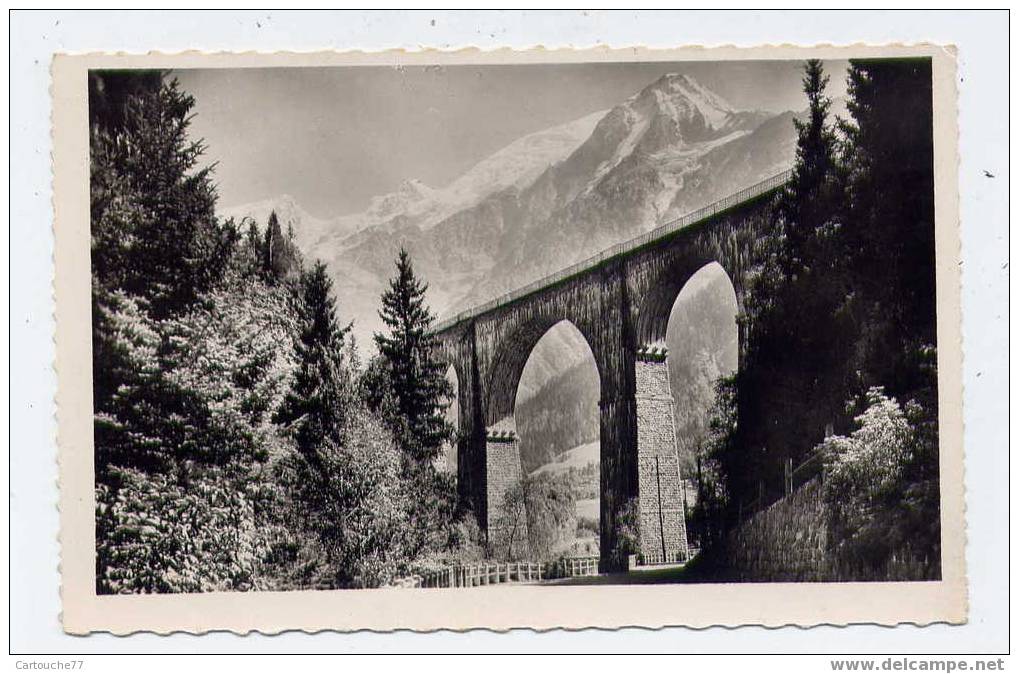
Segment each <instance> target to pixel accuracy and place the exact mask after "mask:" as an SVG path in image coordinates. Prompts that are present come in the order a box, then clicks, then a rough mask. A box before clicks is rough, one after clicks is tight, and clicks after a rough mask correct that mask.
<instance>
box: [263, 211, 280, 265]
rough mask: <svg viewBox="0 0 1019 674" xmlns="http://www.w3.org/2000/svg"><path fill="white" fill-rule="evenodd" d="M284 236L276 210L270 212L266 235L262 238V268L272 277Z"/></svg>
mask: <svg viewBox="0 0 1019 674" xmlns="http://www.w3.org/2000/svg"><path fill="white" fill-rule="evenodd" d="M282 238H283V230H282V229H280V221H279V218H277V217H276V211H272V212H271V213H269V222H267V223H266V225H265V235H264V237H263V239H262V269H264V270H265V272H266V274H268V275H269V276H270V278H271V277H272V273H273V264H274V263H275V262H276V257H277V255H278V254H279V246H280V241H281V239H282Z"/></svg>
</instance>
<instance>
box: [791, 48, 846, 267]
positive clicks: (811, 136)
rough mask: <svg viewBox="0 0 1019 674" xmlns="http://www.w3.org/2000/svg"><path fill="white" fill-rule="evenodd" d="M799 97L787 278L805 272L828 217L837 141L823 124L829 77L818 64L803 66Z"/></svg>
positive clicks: (831, 206)
mask: <svg viewBox="0 0 1019 674" xmlns="http://www.w3.org/2000/svg"><path fill="white" fill-rule="evenodd" d="M803 70H804V72H803V92H804V93H805V94H806V95H807V102H808V104H809V109H808V116H807V119H806V121H800V120H798V119H797V120H793V123H794V124H795V126H796V137H797V143H796V164H795V166H794V168H793V176H792V179H791V180H790V182H789V187H788V188H787V192H786V195H785V196H786V198H785V199H784V202H783V208H782V210H783V215H784V216H785V222H786V242H785V252H784V255H783V266H784V268H785V272H786V275H787V276H792V275H794V274H797V273H800V272H801V271H802V270H803V269H804V267H810V266H811V263H812V262H814V261H813V260H812V259H811V258H812V257H814V256H815V255H816V253H814V251H812V250H811V247H812V244H813V241H812V240H813V238H814V234H815V232H816V230H817V229H818V228H819V227H821V226H822V225H823V224H824V223H825V221H826V220H828V219H829V218H830V217H831V215H832V210H833V206H834V203H833V194H832V190H833V186H832V183H833V178H834V171H835V157H836V136H835V132H834V130H833V129H832V127H831V125H830V124H829V123H828V111H829V109H830V108H831V100H830V99H829V98H828V97H827V96H826V95H825V93H824V92H825V89H826V88H827V86H828V76H827V75H825V74H824V68H823V66H822V65H821V62H820V61H819V60H817V59H811V60H809V61H807V63H806V65H805V66H804V69H803Z"/></svg>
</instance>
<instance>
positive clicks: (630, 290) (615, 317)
mask: <svg viewBox="0 0 1019 674" xmlns="http://www.w3.org/2000/svg"><path fill="white" fill-rule="evenodd" d="M789 175H790V174H789V172H788V171H786V172H783V173H780V174H778V175H776V176H773V177H772V178H769V179H768V180H765V181H763V182H761V183H758V184H756V185H754V186H752V187H749V188H747V189H744V190H742V191H740V192H738V193H736V194H733V195H731V196H729V197H727V198H725V199H723V200H721V201H719V202H717V203H715V204H712V205H710V206H708V207H706V208H703V209H701V210H699V211H697V212H695V213H691V214H690V215H687V216H684V217H682V218H680V219H678V220H675V221H673V222H670V223H667V224H665V225H662V226H661V227H658V228H657V229H655V230H652V231H650V232H648V233H647V234H644V235H642V236H640V237H637V238H636V239H633V240H631V241H627V242H624V243H621V244H619V245H617V246H614V247H612V248H610V249H608V250H606V251H604V252H602V253H601V254H599V255H597V256H595V257H592V258H590V259H588V260H585V261H583V262H580V263H578V264H576V265H573V266H572V267H570V268H568V269H565V270H563V271H561V272H559V273H556V274H554V275H552V276H550V277H546V278H544V279H541V280H539V281H537V282H535V283H532V284H530V285H528V286H526V287H524V288H521V289H519V290H516V291H514V292H512V293H509V294H508V295H505V296H503V297H499V298H497V299H495V300H493V301H491V302H488V303H486V304H484V305H481V306H479V307H475V308H474V309H471V310H468V311H465V312H463V313H461V314H458V315H456V316H453V317H451V318H450V319H448V320H446V321H443V322H441V323H439V324H437V325H436V326H435V327H434V328H433V330H432V333H433V334H434V335H435V336H436V338H437V342H438V349H439V350H440V352H441V354H442V357H443V359H444V360H445V361H446V362H448V363H450V364H451V365H452V366H453V367H454V368H455V370H456V375H457V380H458V383H459V390H458V402H459V431H460V432H459V434H458V443H459V444H458V447H457V457H458V468H457V473H458V474H457V479H458V490H459V497H460V499H461V502H462V504H463V505H465V506H466V507H468V508H470V509H471V510H472V511H473V512H474V513H475V514H476V515H477V518H478V522H479V523H480V524H481V526H482V527H483V528H484V529H485V530H486V531H487V532H488V535H489V536H490V539H491V537H492V536H493V534H494V530H495V529H496V528H497V527H498V515H499V508H500V504H501V502H502V498H503V495H504V494H505V490H506V488H507V486H509V485H510V484H511V483H512V482H513V481H514V480H515V479H518V478H519V476H520V474H521V467H520V451H519V445H518V440H517V437H516V429H515V424H514V418H513V413H514V409H513V408H514V403H515V399H516V392H517V384H518V382H519V380H520V375H521V373H522V371H523V369H524V365H525V363H526V362H527V359H528V356H529V355H530V353H531V350H532V349H533V348H534V346H535V344H536V343H537V342H538V340H539V339H540V338H541V337H542V335H544V334H545V332H546V331H547V330H548V329H549V328H551V327H552V326H553V325H555V324H556V323H558V322H560V321H563V320H567V321H569V322H570V323H572V324H573V325H574V326H575V327H576V328H577V329H578V330H579V331H580V333H581V334H582V335H583V336H584V338H585V339H586V340H587V343H588V345H589V346H590V347H591V351H592V353H593V354H594V358H595V362H596V364H597V367H598V374H599V379H600V383H601V399H600V402H599V407H600V439H601V465H600V469H601V470H600V473H601V513H600V541H601V563H602V565H603V567H604V568H612V567H613V566H614V565H616V564H618V563H619V558H618V557H617V556H615V555H614V554H613V550H614V549H615V548H616V544H617V535H618V533H619V525H620V524H621V523H625V522H624V520H627V519H628V520H629V521H630V522H631V524H637V525H638V526H639V530H640V539H641V552H642V553H644V554H645V555H653V554H663V553H664V554H667V555H671V554H675V553H677V552H679V553H681V554H685V553H686V552H687V539H686V523H685V519H684V513H683V496H682V491H681V486H680V475H679V463H678V456H677V451H676V431H675V424H674V420H673V412H672V409H673V398H672V392H671V390H670V385H669V376H668V365H667V354H666V350H665V330H666V326H667V324H668V320H669V314H670V313H671V310H672V306H673V304H674V302H675V300H676V297H677V296H678V294H679V292H680V290H681V289H682V288H683V286H684V284H685V283H686V282H687V280H688V279H689V278H690V277H691V276H693V274H695V273H696V272H697V271H698V270H700V269H701V268H702V267H704V266H705V265H707V264H710V263H712V262H717V263H718V264H720V265H721V266H722V268H723V269H724V270H725V271H726V273H727V274H728V276H729V279H730V281H731V282H732V285H733V288H734V290H735V292H736V300H737V304H738V306H739V308H740V309H741V310H742V307H743V303H744V300H745V297H746V293H747V284H748V280H749V279H748V278H747V277H748V272H749V270H750V269H751V268H752V267H753V266H754V265H755V264H756V263H757V262H758V261H759V260H760V259H761V257H760V256H761V255H762V254H763V246H762V244H761V236H760V233H761V231H762V228H764V227H767V226H768V220H769V218H770V217H771V215H770V213H771V210H772V209H771V208H770V205H771V204H772V203H773V202H774V201H775V199H776V195H777V193H778V191H779V190H780V189H781V188H782V187H783V185H784V184H785V183H786V182H787V181H788V179H789ZM743 332H744V330H743V328H742V325H740V327H739V340H740V353H741V355H742V352H743V346H744V335H743ZM627 513H629V514H627ZM637 513H639V517H638V515H637Z"/></svg>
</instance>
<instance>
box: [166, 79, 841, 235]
mask: <svg viewBox="0 0 1019 674" xmlns="http://www.w3.org/2000/svg"><path fill="white" fill-rule="evenodd" d="M801 68H802V63H801V62H798V61H743V62H739V61H730V62H713V63H712V62H702V63H691V62H683V63H615V64H612V63H607V64H580V65H523V66H491V65H489V66H453V67H413V68H391V67H345V68H343V67H339V68H337V67H333V68H300V69H298V68H259V69H230V70H178V71H175V73H174V74H175V76H176V77H177V78H178V79H179V80H180V82H181V85H182V86H183V87H184V89H185V90H187V91H188V92H190V93H191V94H193V95H194V96H195V98H196V99H197V104H196V108H195V111H194V112H195V114H196V116H195V119H194V121H193V125H192V137H194V138H199V137H200V138H204V139H205V141H206V143H207V145H208V148H209V149H208V152H207V155H206V159H207V160H209V161H215V162H218V163H219V165H218V167H217V169H216V181H217V183H218V184H219V193H220V203H221V204H222V205H223V206H237V205H240V204H244V203H248V202H252V201H258V200H261V199H267V198H271V197H275V196H278V195H281V194H290V195H292V196H293V197H294V198H295V199H296V200H297V202H298V203H299V204H301V205H302V206H303V207H304V208H305V209H307V210H308V211H309V212H310V213H312V214H313V215H316V216H319V217H333V216H337V215H343V214H346V213H352V212H357V211H361V210H363V209H364V208H365V207H366V206H367V204H368V201H369V200H370V199H371V197H373V196H376V195H379V194H385V193H387V192H390V191H392V190H394V189H395V188H396V187H397V186H398V185H399V184H400V182H401V181H403V180H406V179H410V178H418V179H420V180H422V181H423V182H425V183H426V184H427V185H430V186H432V187H443V186H445V185H447V184H449V183H450V182H451V181H452V180H454V179H455V178H457V177H458V176H459V175H461V174H462V173H464V172H465V171H466V170H467V169H469V168H470V167H471V166H473V165H474V164H475V163H477V162H478V161H480V160H481V159H484V158H485V157H487V156H488V155H490V154H492V153H493V152H495V151H496V150H498V149H500V148H502V147H504V146H505V145H508V144H509V143H511V142H513V141H514V140H516V139H517V138H520V137H521V136H524V135H527V134H529V133H533V132H535V131H540V130H542V129H546V128H549V127H551V126H555V125H557V124H562V123H564V122H568V121H571V120H574V119H577V118H580V117H583V116H585V115H587V114H590V113H592V112H596V111H598V110H604V109H608V108H611V107H612V106H614V105H617V104H619V103H620V102H622V101H623V100H625V99H626V98H627V97H629V96H631V95H632V94H634V93H636V92H638V91H640V90H641V89H643V88H644V87H646V86H647V85H648V84H650V83H652V82H653V81H655V80H656V79H658V78H659V77H660V76H661V75H663V74H665V73H670V72H680V73H686V74H689V75H692V76H693V77H695V78H696V79H697V80H698V81H700V82H701V83H702V84H704V85H705V86H707V87H708V88H710V89H712V90H714V91H715V92H717V93H718V94H720V95H721V96H722V97H723V98H726V99H727V100H728V101H729V102H730V103H732V105H733V106H734V107H736V108H738V109H750V108H756V109H764V110H771V111H774V112H781V111H784V110H800V109H803V108H805V107H806V103H805V98H804V96H803V94H802V92H801V91H800V86H801V85H800V78H801V75H802V70H801ZM826 68H827V70H828V72H829V74H830V75H831V84H830V85H829V93H830V94H831V95H833V96H841V95H844V93H845V82H844V80H845V63H844V62H841V63H831V64H827V66H826Z"/></svg>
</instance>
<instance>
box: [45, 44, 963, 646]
mask: <svg viewBox="0 0 1019 674" xmlns="http://www.w3.org/2000/svg"><path fill="white" fill-rule="evenodd" d="M52 72H53V86H52V95H53V109H54V112H53V133H54V153H53V161H54V192H55V218H56V222H55V232H56V258H55V262H56V283H55V292H56V302H57V333H58V334H57V351H58V357H57V363H56V368H57V372H58V377H59V394H58V417H59V445H60V476H61V482H60V508H61V534H60V542H61V549H62V566H61V569H62V600H63V624H64V628H65V630H66V631H68V632H71V633H75V634H80V633H88V632H93V631H108V632H112V633H116V634H125V633H131V632H137V631H154V632H160V633H166V632H171V631H187V632H193V633H201V632H205V631H209V630H232V631H235V632H239V633H244V632H249V631H252V630H258V631H262V632H266V633H274V632H279V631H283V630H309V631H312V630H323V629H332V630H362V629H370V630H395V629H412V630H433V629H441V628H447V629H471V628H489V629H494V630H504V629H510V628H515V627H529V628H535V629H550V628H583V627H606V628H612V627H622V626H634V625H637V626H647V627H660V626H671V625H682V626H691V627H704V626H711V625H727V626H736V625H748V624H750V625H769V626H775V625H788V624H792V625H800V626H810V625H818V624H835V625H844V624H852V623H878V624H886V625H890V624H896V623H903V622H908V623H916V624H921V625H923V624H930V623H933V622H948V623H958V622H964V621H965V620H966V616H967V604H966V574H965V568H964V549H965V541H966V537H965V526H964V515H965V513H964V501H963V482H962V468H963V462H962V458H963V447H962V407H961V406H962V391H961V364H962V352H961V345H960V312H959V269H958V261H959V234H958V180H957V155H956V152H957V149H956V148H957V133H958V132H957V122H956V100H955V82H954V78H955V53H954V50H952V49H951V48H950V47H942V46H934V45H919V46H892V47H874V46H856V47H813V48H806V47H802V48H801V47H767V48H753V49H750V48H745V49H744V48H739V49H737V48H719V49H702V48H689V49H675V50H647V49H639V48H634V49H621V50H610V49H597V50H561V51H545V50H530V51H510V50H503V51H494V52H482V51H478V50H463V51H454V52H439V51H421V52H414V53H411V52H402V51H391V52H382V53H318V54H202V53H199V52H189V53H183V54H176V55H164V54H149V55H144V56H143V55H124V54H117V55H113V54H89V55H78V56H73V55H65V56H57V57H56V58H55V60H54V63H53V69H52Z"/></svg>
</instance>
